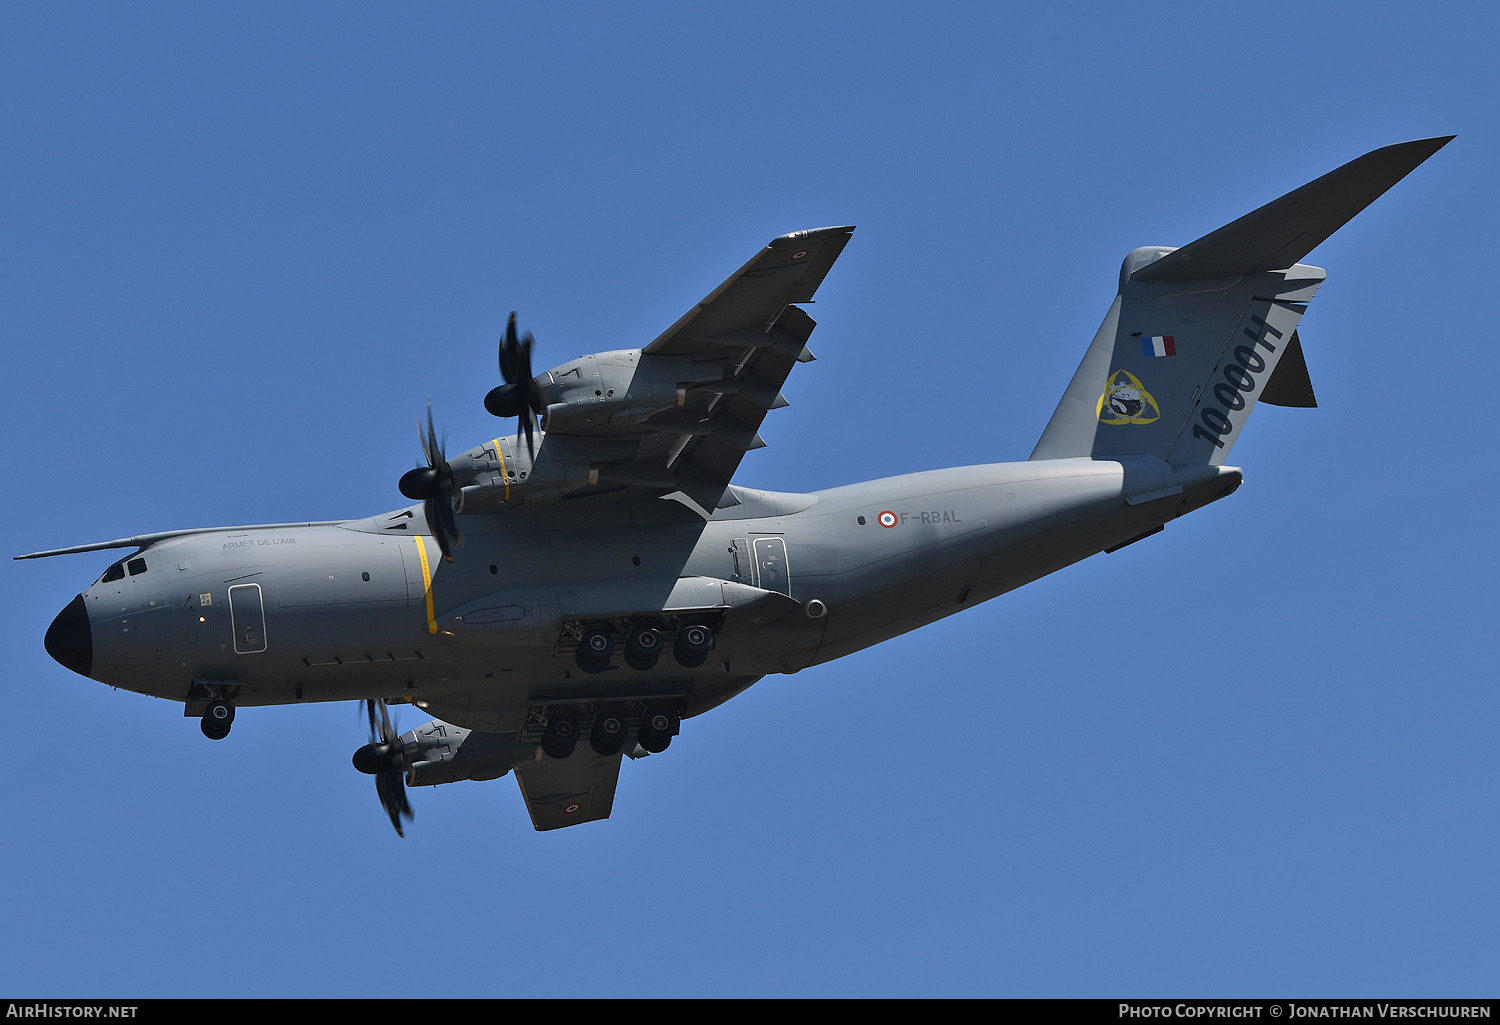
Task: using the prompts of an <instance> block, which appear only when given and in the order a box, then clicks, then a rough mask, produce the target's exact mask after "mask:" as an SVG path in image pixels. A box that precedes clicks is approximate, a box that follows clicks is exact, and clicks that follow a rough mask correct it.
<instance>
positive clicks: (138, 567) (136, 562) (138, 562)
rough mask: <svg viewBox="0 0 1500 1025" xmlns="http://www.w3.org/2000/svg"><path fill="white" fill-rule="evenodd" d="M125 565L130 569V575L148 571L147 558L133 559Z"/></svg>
mask: <svg viewBox="0 0 1500 1025" xmlns="http://www.w3.org/2000/svg"><path fill="white" fill-rule="evenodd" d="M125 566H126V568H127V569H129V570H130V575H131V576H135V575H136V574H138V573H144V572H146V560H145V559H131V560H130V561H129V562H127V563H126V564H125Z"/></svg>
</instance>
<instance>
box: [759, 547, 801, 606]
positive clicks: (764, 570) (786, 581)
mask: <svg viewBox="0 0 1500 1025" xmlns="http://www.w3.org/2000/svg"><path fill="white" fill-rule="evenodd" d="M751 550H752V552H753V553H754V562H755V575H756V586H757V587H760V588H761V589H763V590H766V591H780V592H781V593H782V594H784V595H786V596H788V597H791V594H792V578H791V574H790V573H789V572H788V571H787V564H786V539H785V538H781V537H757V538H755V539H754V540H753V541H752V542H751Z"/></svg>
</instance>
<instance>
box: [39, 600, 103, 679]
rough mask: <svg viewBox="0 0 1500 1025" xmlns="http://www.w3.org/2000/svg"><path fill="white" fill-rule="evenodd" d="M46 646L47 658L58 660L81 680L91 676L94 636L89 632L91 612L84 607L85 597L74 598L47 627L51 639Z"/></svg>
mask: <svg viewBox="0 0 1500 1025" xmlns="http://www.w3.org/2000/svg"><path fill="white" fill-rule="evenodd" d="M42 643H43V644H45V645H46V646H47V654H49V655H51V656H52V657H53V658H55V659H57V662H58V664H59V665H61V666H63V667H64V668H66V669H71V670H73V672H75V673H77V674H78V675H79V676H87V675H88V674H89V670H90V669H93V668H94V634H93V631H91V630H90V629H89V611H88V608H87V607H86V606H85V605H84V603H83V595H81V594H80V595H79V596H78V597H77V598H74V599H73V600H72V601H70V602H69V603H68V607H67V608H65V609H63V610H62V611H61V612H59V613H58V614H57V618H56V619H54V620H53V621H52V625H51V626H49V627H47V636H46V637H45V638H43V640H42Z"/></svg>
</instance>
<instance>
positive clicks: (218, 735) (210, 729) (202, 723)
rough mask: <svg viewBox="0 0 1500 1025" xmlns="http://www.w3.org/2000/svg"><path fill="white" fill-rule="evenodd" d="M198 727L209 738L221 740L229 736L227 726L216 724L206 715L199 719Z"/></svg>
mask: <svg viewBox="0 0 1500 1025" xmlns="http://www.w3.org/2000/svg"><path fill="white" fill-rule="evenodd" d="M198 728H199V729H200V730H202V731H203V735H204V736H205V737H207V738H208V739H209V740H223V739H224V738H225V737H227V736H229V727H228V726H219V725H216V724H215V723H213V722H211V721H210V720H209V719H208V718H207V717H204V718H203V719H201V720H199V722H198Z"/></svg>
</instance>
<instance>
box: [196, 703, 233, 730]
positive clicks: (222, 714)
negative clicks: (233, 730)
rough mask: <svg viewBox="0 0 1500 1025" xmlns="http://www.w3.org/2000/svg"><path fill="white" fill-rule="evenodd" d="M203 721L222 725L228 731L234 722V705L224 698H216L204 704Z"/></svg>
mask: <svg viewBox="0 0 1500 1025" xmlns="http://www.w3.org/2000/svg"><path fill="white" fill-rule="evenodd" d="M203 721H204V722H205V723H212V724H213V725H215V726H222V727H223V728H224V731H225V732H226V733H227V732H228V731H229V727H230V726H231V725H232V724H233V723H234V706H233V705H231V704H230V703H229V702H227V701H225V700H224V699H223V698H214V699H212V700H211V701H209V703H208V704H206V705H204V706H203Z"/></svg>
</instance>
